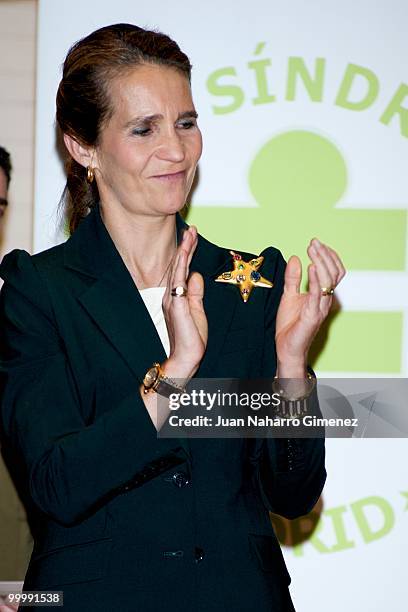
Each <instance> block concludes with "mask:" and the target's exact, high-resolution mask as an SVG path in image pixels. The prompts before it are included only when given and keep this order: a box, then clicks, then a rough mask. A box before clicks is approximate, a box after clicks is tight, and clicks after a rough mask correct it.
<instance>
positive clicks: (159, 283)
mask: <svg viewBox="0 0 408 612" xmlns="http://www.w3.org/2000/svg"><path fill="white" fill-rule="evenodd" d="M175 238H176V245H175V246H176V249H175V251H177V226H176V228H175ZM173 255H174V253H173ZM173 255H172V256H171V257H170V261H169V263H168V264H167V266H166V269H165V271H164V273H163V276H162V277H161V279H160V280H159V282H158V284H157V285H156V287H161V284H162V282H163V279H164V277H165V276H166V274H167V272H168V269H169V268H170V264H171V262H172V259H173Z"/></svg>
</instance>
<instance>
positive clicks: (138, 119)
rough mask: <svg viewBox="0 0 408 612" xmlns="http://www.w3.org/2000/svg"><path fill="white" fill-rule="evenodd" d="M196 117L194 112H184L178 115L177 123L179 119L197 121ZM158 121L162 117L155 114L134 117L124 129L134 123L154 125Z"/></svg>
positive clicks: (196, 114)
mask: <svg viewBox="0 0 408 612" xmlns="http://www.w3.org/2000/svg"><path fill="white" fill-rule="evenodd" d="M197 117H198V113H197V112H196V111H195V110H188V111H184V113H179V115H178V116H177V121H179V120H180V119H189V118H193V119H197ZM159 119H163V115H161V114H156V115H145V116H141V117H135V118H134V119H131V120H130V121H128V122H127V123H126V124H125V128H128V127H130V126H132V125H135V124H136V123H143V122H145V123H154V122H155V121H158V120H159Z"/></svg>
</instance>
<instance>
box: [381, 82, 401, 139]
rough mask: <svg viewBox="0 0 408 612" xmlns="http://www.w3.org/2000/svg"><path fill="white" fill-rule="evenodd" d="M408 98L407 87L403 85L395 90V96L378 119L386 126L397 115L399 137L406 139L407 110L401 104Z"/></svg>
mask: <svg viewBox="0 0 408 612" xmlns="http://www.w3.org/2000/svg"><path fill="white" fill-rule="evenodd" d="M407 96H408V85H405V84H404V83H403V84H402V85H401V86H400V87H399V88H398V89H397V92H396V94H395V96H394V97H393V98H392V100H391V102H390V103H389V105H388V106H387V108H386V109H385V111H384V113H383V114H382V115H381V117H380V121H381V123H384V124H385V125H388V124H389V123H390V121H391V119H392V118H393V117H394V115H399V118H400V133H401V136H405V138H408V108H404V107H403V106H402V102H403V101H404V100H405V98H406V97H407Z"/></svg>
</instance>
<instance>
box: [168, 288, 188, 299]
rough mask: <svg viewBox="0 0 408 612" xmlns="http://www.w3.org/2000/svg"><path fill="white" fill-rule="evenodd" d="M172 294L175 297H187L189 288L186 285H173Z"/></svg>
mask: <svg viewBox="0 0 408 612" xmlns="http://www.w3.org/2000/svg"><path fill="white" fill-rule="evenodd" d="M170 295H171V296H173V297H186V295H187V289H186V287H183V286H182V285H178V286H177V287H173V289H172V290H171V293H170Z"/></svg>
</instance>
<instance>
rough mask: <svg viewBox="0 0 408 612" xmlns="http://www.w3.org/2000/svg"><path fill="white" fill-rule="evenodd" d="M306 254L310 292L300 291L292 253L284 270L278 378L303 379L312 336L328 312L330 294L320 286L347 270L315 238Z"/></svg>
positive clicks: (278, 322)
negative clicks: (324, 292) (308, 259)
mask: <svg viewBox="0 0 408 612" xmlns="http://www.w3.org/2000/svg"><path fill="white" fill-rule="evenodd" d="M307 253H308V255H309V257H310V259H311V261H312V263H311V264H310V265H309V267H308V278H309V291H308V292H307V293H300V284H301V280H302V264H301V262H300V259H299V257H297V256H296V255H292V257H291V258H290V259H289V261H288V263H287V266H286V271H285V285H284V290H283V295H282V298H281V301H280V305H279V308H278V313H277V317H276V336H275V340H276V352H277V358H278V375H279V377H280V378H303V377H304V376H305V373H306V365H307V355H308V352H309V348H310V345H311V344H312V341H313V338H314V337H315V335H316V334H317V332H318V330H319V328H320V326H321V325H322V323H323V321H324V320H325V318H326V317H327V315H328V314H329V311H330V308H331V305H332V302H333V297H332V295H323V291H322V290H323V289H329V290H330V289H334V288H335V287H337V285H338V284H339V282H340V281H341V280H342V278H343V277H344V275H345V273H346V271H345V269H344V266H343V264H342V262H341V260H340V258H339V256H338V255H337V253H336V252H335V251H333V249H331V248H330V247H328V246H326V245H324V244H322V243H321V242H319V240H317V239H316V238H314V239H313V240H312V241H311V243H310V245H309V247H308V249H307Z"/></svg>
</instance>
